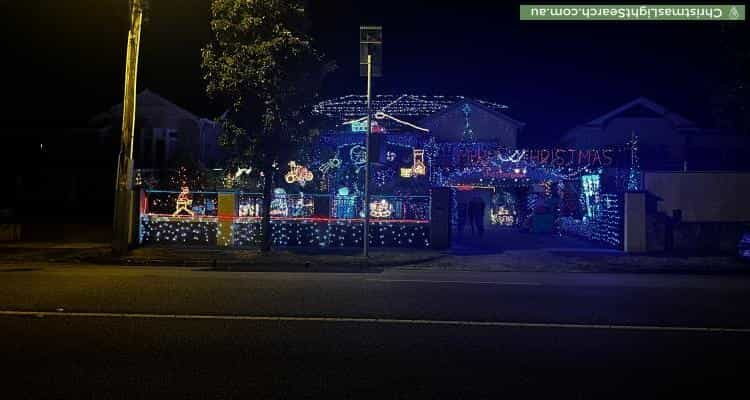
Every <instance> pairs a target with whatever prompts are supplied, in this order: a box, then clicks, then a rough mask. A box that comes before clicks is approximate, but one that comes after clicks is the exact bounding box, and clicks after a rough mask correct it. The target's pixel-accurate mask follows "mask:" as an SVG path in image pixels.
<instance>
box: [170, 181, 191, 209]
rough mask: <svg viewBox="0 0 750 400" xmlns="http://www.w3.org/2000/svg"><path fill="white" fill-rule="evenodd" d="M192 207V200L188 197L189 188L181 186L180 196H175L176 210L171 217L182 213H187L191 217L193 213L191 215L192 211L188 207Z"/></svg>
mask: <svg viewBox="0 0 750 400" xmlns="http://www.w3.org/2000/svg"><path fill="white" fill-rule="evenodd" d="M192 205H193V199H192V198H191V195H190V188H189V187H187V186H183V187H182V188H180V194H178V195H177V208H176V209H175V211H174V213H173V214H172V216H173V217H176V216H178V215H179V214H180V213H181V212H183V211H184V212H186V213H188V214H189V215H190V216H191V217H192V216H195V213H193V211H192V210H191V209H190V206H192Z"/></svg>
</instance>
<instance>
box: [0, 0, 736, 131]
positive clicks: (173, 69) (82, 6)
mask: <svg viewBox="0 0 750 400" xmlns="http://www.w3.org/2000/svg"><path fill="white" fill-rule="evenodd" d="M152 2H153V9H152V13H151V17H150V22H149V23H148V25H147V27H146V28H145V31H144V36H143V41H142V46H143V47H142V53H141V57H142V58H141V70H140V76H139V79H140V81H139V89H143V88H150V89H152V90H154V91H156V92H158V93H160V94H162V95H163V96H164V97H166V98H168V99H170V100H172V101H174V102H176V103H177V104H179V105H181V106H183V107H184V108H187V109H189V110H191V111H193V112H195V113H197V114H199V115H201V116H207V117H212V116H215V115H216V114H217V111H218V108H217V107H216V105H211V104H210V103H209V102H208V100H207V99H206V98H205V96H204V95H203V84H202V81H201V77H200V68H199V64H200V48H201V46H203V45H204V44H205V43H206V42H207V41H208V39H209V37H210V32H209V29H208V14H209V1H208V0H152ZM126 3H127V1H126V0H65V1H59V0H25V1H8V0H0V14H2V15H3V16H4V17H5V18H6V20H10V23H8V24H5V25H3V26H2V27H0V33H2V35H3V42H2V51H3V54H4V55H3V60H4V61H3V63H2V67H0V68H2V69H3V76H4V77H5V82H4V85H3V86H4V87H3V88H4V97H5V100H6V102H5V103H6V105H5V109H4V112H3V116H2V119H3V122H4V124H3V125H4V128H3V130H5V131H6V132H7V131H9V130H19V129H44V130H49V131H54V129H56V128H69V127H75V126H81V125H82V124H84V123H85V121H86V120H87V119H88V118H89V117H91V116H92V115H94V114H96V113H97V112H100V111H104V110H106V109H108V108H109V107H110V106H111V105H113V104H115V103H118V102H119V101H121V97H122V90H123V89H122V82H123V62H124V53H125V39H126V29H127V22H126V19H127V7H126ZM366 3H367V2H365V1H360V0H350V1H338V0H322V1H321V0H318V1H315V0H313V1H311V4H310V7H309V9H310V13H311V18H312V23H313V33H314V36H315V38H316V39H317V44H318V47H320V49H321V50H323V51H324V52H325V53H326V54H327V55H328V56H329V57H330V58H332V59H334V60H336V61H337V62H338V64H339V66H340V69H339V70H338V71H337V72H335V73H334V74H333V75H331V77H330V78H329V79H328V82H327V83H326V87H325V91H324V95H327V96H334V95H343V94H348V93H353V92H361V91H363V90H364V86H363V85H364V82H363V81H362V80H360V78H359V77H358V69H357V62H358V60H357V56H358V53H357V30H358V26H359V25H360V24H361V23H370V24H382V25H383V26H384V36H385V66H384V69H385V74H386V77H385V78H383V79H380V80H377V81H376V82H375V85H376V86H375V90H376V91H380V92H388V93H403V92H410V93H431V94H463V95H467V96H473V97H479V98H484V99H488V100H493V101H497V102H500V103H504V104H508V105H510V106H511V107H512V109H511V111H510V114H511V115H512V116H513V117H515V118H517V119H520V120H522V121H525V122H527V124H528V125H527V135H528V136H529V141H531V142H540V141H549V139H553V140H554V139H555V138H556V137H557V136H559V135H560V134H561V133H562V132H563V131H565V130H566V129H568V128H570V127H572V126H574V125H576V124H578V123H582V122H585V121H587V120H589V119H591V118H594V117H596V116H598V115H599V114H602V113H604V112H607V111H609V110H610V109H612V108H614V107H616V106H619V105H620V104H622V103H625V102H627V101H630V100H632V99H633V98H635V97H638V96H647V97H650V98H652V99H653V100H655V101H657V102H659V103H662V104H663V105H665V106H667V107H668V108H670V109H672V110H674V111H677V112H680V113H682V114H683V115H685V116H687V117H689V118H691V119H694V120H696V121H698V122H699V123H702V124H704V125H706V124H709V123H710V118H709V116H710V115H709V110H708V106H709V103H708V98H709V93H710V89H711V86H712V84H713V82H714V78H715V77H716V75H717V74H718V71H720V66H721V64H722V59H723V58H724V54H725V53H724V49H723V46H722V45H721V44H720V43H721V42H722V41H726V40H727V36H726V35H722V34H720V27H719V24H717V23H529V22H526V23H522V22H519V21H518V4H517V3H514V2H498V1H494V2H488V1H464V2H455V1H453V2H440V1H427V0H422V1H418V0H411V1H410V0H399V1H394V0H380V1H378V2H370V3H371V4H377V6H372V7H371V8H370V9H367V10H366V8H365V4H366ZM366 15H367V16H366ZM742 30H743V31H744V32H745V33H747V23H744V24H743V26H742ZM733 40H736V41H739V40H741V39H739V38H738V37H736V38H735V39H733ZM745 45H746V43H745ZM29 127H34V128H29ZM548 138H549V139H548ZM545 139H546V140H545Z"/></svg>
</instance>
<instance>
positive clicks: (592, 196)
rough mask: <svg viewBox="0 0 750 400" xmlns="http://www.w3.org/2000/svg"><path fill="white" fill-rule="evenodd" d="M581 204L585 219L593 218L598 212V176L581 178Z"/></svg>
mask: <svg viewBox="0 0 750 400" xmlns="http://www.w3.org/2000/svg"><path fill="white" fill-rule="evenodd" d="M581 187H582V192H581V193H582V195H583V204H584V208H585V210H586V215H585V217H584V219H586V218H595V217H597V216H598V211H599V188H600V179H599V175H584V176H582V177H581Z"/></svg>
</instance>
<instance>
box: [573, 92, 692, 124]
mask: <svg viewBox="0 0 750 400" xmlns="http://www.w3.org/2000/svg"><path fill="white" fill-rule="evenodd" d="M649 112H650V113H653V115H654V117H661V118H665V119H667V120H669V121H670V122H672V124H673V125H674V126H675V127H677V128H688V127H695V123H694V122H693V121H690V120H689V119H687V118H685V117H683V116H681V115H679V114H677V113H674V112H671V111H669V110H667V109H666V108H665V107H664V106H662V105H660V104H658V103H656V102H654V101H652V100H650V99H647V98H645V97H639V98H637V99H635V100H633V101H631V102H629V103H626V104H624V105H622V106H620V107H618V108H616V109H614V110H612V111H610V112H608V113H606V114H604V115H602V116H600V117H598V118H596V119H594V120H591V121H589V122H588V123H586V124H584V125H585V126H602V125H605V124H606V123H607V122H608V121H610V120H611V119H613V118H616V117H620V116H623V117H641V118H642V117H644V116H645V115H648V113H649Z"/></svg>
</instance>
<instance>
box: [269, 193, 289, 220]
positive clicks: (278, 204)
mask: <svg viewBox="0 0 750 400" xmlns="http://www.w3.org/2000/svg"><path fill="white" fill-rule="evenodd" d="M270 214H271V216H272V217H286V216H288V215H289V200H288V198H287V194H286V190H284V189H283V188H276V189H274V190H273V200H271V211H270Z"/></svg>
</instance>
